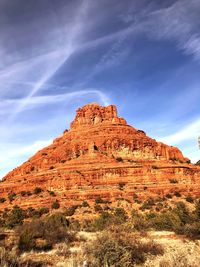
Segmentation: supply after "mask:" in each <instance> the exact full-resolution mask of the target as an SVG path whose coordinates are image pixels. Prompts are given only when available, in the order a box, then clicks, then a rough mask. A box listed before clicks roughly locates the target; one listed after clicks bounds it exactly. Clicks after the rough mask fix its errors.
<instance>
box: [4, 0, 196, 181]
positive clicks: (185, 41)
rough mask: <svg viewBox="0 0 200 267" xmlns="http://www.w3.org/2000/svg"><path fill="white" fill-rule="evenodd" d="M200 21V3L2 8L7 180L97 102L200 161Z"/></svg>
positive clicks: (84, 1) (90, 0) (82, 0)
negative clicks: (80, 111) (82, 110)
mask: <svg viewBox="0 0 200 267" xmlns="http://www.w3.org/2000/svg"><path fill="white" fill-rule="evenodd" d="M199 14H200V1H199V0H190V1H188V0H178V1H158V0H157V1H156V0H155V1H146V0H134V1H131V0H123V1H121V0H109V1H108V0H101V1H97V0H59V1H57V0H43V1H35V0H29V1H27V0H15V1H7V0H0V59H1V60H0V148H1V153H0V176H1V177H2V176H3V175H4V174H6V173H7V172H8V171H9V170H12V169H13V168H14V167H16V166H18V165H19V164H21V163H22V162H23V161H25V160H27V159H28V157H30V156H31V155H32V154H33V153H35V152H36V151H37V150H38V149H39V148H42V147H44V146H46V145H47V144H49V143H50V142H51V141H52V139H53V138H55V137H56V136H58V135H60V134H61V133H62V132H63V130H64V129H66V128H69V124H70V122H71V120H72V119H73V117H74V116H75V110H76V109H77V108H78V107H80V106H82V105H85V104H87V103H89V102H93V101H96V102H99V103H100V104H102V105H108V104H115V105H117V106H118V111H119V114H120V115H121V116H122V117H124V118H125V119H126V120H127V121H128V123H129V124H131V125H133V126H134V127H136V128H138V129H143V130H145V131H146V133H147V134H148V135H149V136H151V137H153V138H156V139H157V140H161V141H163V142H165V143H167V144H169V145H175V146H178V147H179V148H180V149H181V150H182V151H183V153H184V155H185V156H187V157H189V158H191V159H192V161H193V162H196V161H197V160H198V159H200V153H199V152H200V151H199V149H198V145H197V138H198V135H200V20H199Z"/></svg>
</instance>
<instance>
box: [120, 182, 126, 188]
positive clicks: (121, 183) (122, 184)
mask: <svg viewBox="0 0 200 267" xmlns="http://www.w3.org/2000/svg"><path fill="white" fill-rule="evenodd" d="M125 185H126V183H124V182H120V183H119V185H118V186H119V190H124V187H125Z"/></svg>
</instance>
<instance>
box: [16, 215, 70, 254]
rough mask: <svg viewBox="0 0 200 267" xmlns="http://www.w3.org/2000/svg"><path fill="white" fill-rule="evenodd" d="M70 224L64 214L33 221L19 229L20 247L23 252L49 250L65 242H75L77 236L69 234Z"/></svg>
mask: <svg viewBox="0 0 200 267" xmlns="http://www.w3.org/2000/svg"><path fill="white" fill-rule="evenodd" d="M68 225H69V222H68V221H67V220H66V218H65V217H64V216H63V215H62V214H53V215H52V216H49V217H47V218H44V219H37V220H33V221H32V222H29V223H25V224H24V225H22V226H21V227H19V228H18V230H17V233H18V235H19V243H18V247H19V249H20V251H21V252H23V251H30V250H32V249H35V250H49V249H51V248H52V246H53V245H54V244H56V243H59V242H62V241H64V240H65V242H66V243H70V242H73V241H74V240H75V234H72V233H69V232H68V229H67V226H68Z"/></svg>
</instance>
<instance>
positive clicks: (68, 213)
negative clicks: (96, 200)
mask: <svg viewBox="0 0 200 267" xmlns="http://www.w3.org/2000/svg"><path fill="white" fill-rule="evenodd" d="M77 208H78V205H72V206H70V207H68V208H67V209H66V211H65V215H66V216H72V215H74V213H75V211H76V209H77Z"/></svg>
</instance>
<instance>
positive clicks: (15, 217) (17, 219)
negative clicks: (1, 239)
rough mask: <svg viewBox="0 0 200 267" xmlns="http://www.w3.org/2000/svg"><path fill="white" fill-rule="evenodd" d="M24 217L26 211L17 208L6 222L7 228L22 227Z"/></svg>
mask: <svg viewBox="0 0 200 267" xmlns="http://www.w3.org/2000/svg"><path fill="white" fill-rule="evenodd" d="M24 217H25V216H24V211H23V210H22V209H21V208H20V207H18V206H15V207H14V208H13V210H12V211H11V212H10V213H9V214H8V216H7V218H6V220H5V226H6V227H8V228H13V227H14V226H16V225H20V224H22V223H23V220H24Z"/></svg>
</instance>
